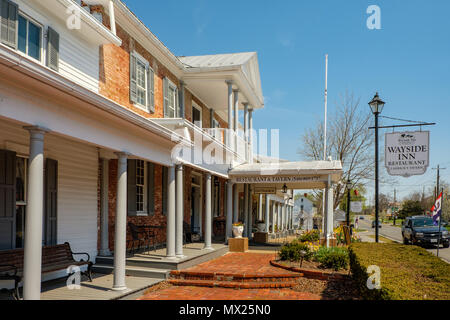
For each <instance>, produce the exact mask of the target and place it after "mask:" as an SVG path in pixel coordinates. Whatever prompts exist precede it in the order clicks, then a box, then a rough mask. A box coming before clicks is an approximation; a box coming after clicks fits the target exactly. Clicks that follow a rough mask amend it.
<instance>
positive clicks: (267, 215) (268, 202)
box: [264, 194, 270, 233]
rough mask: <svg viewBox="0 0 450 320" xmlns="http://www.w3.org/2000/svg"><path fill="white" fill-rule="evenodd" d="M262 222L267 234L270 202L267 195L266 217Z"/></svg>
mask: <svg viewBox="0 0 450 320" xmlns="http://www.w3.org/2000/svg"><path fill="white" fill-rule="evenodd" d="M264 221H265V222H266V232H267V233H268V232H269V228H270V200H269V195H268V194H266V217H265V219H264Z"/></svg>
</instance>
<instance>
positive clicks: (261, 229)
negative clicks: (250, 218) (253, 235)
mask: <svg viewBox="0 0 450 320" xmlns="http://www.w3.org/2000/svg"><path fill="white" fill-rule="evenodd" d="M256 227H257V228H258V232H265V231H266V223H265V222H264V221H263V220H258V221H256Z"/></svg>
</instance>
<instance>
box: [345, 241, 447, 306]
mask: <svg viewBox="0 0 450 320" xmlns="http://www.w3.org/2000/svg"><path fill="white" fill-rule="evenodd" d="M349 256H350V268H351V270H352V275H353V278H354V279H355V281H356V283H357V284H358V286H359V289H360V291H361V295H362V296H363V298H365V299H369V300H427V299H429V300H448V299H450V265H449V264H448V263H446V262H444V261H442V260H441V259H439V258H438V257H436V256H434V255H433V254H431V253H429V252H428V251H426V250H425V249H423V248H420V247H417V246H404V245H400V244H377V243H354V244H352V245H351V246H350V248H349ZM371 265H376V266H378V267H379V268H380V271H381V289H380V290H369V289H368V288H367V279H368V277H369V275H368V274H367V268H368V267H369V266H371Z"/></svg>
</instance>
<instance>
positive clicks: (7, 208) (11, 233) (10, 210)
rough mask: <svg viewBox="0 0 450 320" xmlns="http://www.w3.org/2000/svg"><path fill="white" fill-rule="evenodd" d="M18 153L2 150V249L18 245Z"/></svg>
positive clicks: (0, 212) (0, 185) (0, 198)
mask: <svg viewBox="0 0 450 320" xmlns="http://www.w3.org/2000/svg"><path fill="white" fill-rule="evenodd" d="M15 212H16V153H15V152H12V151H6V150H0V250H10V249H15V247H16V219H15V216H16V214H15Z"/></svg>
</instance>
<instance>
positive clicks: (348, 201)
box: [347, 179, 352, 227]
mask: <svg viewBox="0 0 450 320" xmlns="http://www.w3.org/2000/svg"><path fill="white" fill-rule="evenodd" d="M351 189H352V183H351V181H350V179H349V180H347V227H350V203H351V196H350V192H351Z"/></svg>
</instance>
